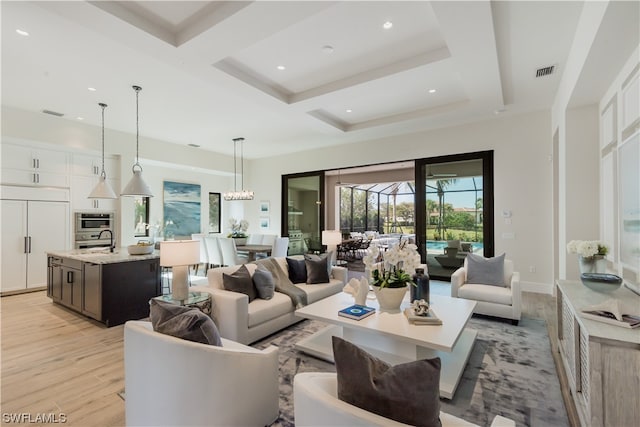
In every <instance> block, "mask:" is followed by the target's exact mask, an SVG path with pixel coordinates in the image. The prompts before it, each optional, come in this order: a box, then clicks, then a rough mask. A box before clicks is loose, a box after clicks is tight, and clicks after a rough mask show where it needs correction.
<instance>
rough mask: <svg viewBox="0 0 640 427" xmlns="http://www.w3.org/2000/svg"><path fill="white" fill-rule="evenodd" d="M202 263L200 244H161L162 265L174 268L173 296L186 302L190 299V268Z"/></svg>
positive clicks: (180, 241)
mask: <svg viewBox="0 0 640 427" xmlns="http://www.w3.org/2000/svg"><path fill="white" fill-rule="evenodd" d="M199 262H200V242H198V241H197V240H172V241H167V242H160V265H161V266H162V267H172V272H173V278H172V281H171V294H172V296H173V299H175V300H179V301H184V300H186V299H187V298H188V297H189V266H190V265H194V264H198V263H199Z"/></svg>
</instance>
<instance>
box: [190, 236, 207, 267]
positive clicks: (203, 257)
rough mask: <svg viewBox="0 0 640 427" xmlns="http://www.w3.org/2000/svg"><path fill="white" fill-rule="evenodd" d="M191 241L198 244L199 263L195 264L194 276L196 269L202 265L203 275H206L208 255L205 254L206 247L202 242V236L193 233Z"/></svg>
mask: <svg viewBox="0 0 640 427" xmlns="http://www.w3.org/2000/svg"><path fill="white" fill-rule="evenodd" d="M191 240H197V241H198V242H199V243H200V263H199V264H196V276H197V275H198V269H199V268H200V264H204V268H205V271H204V274H205V276H206V274H207V266H208V265H209V254H208V252H207V246H206V245H205V242H204V234H202V233H194V234H192V235H191Z"/></svg>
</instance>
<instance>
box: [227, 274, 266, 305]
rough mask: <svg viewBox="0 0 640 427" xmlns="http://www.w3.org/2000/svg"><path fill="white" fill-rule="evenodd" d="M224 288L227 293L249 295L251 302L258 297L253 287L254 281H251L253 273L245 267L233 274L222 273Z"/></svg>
mask: <svg viewBox="0 0 640 427" xmlns="http://www.w3.org/2000/svg"><path fill="white" fill-rule="evenodd" d="M222 286H223V287H224V288H225V289H226V290H227V291H233V292H240V293H242V294H245V295H247V296H248V297H249V302H251V301H253V300H254V299H256V297H257V296H258V293H257V292H256V288H255V286H253V280H251V273H249V270H247V267H245V266H244V265H242V266H241V267H240V268H239V269H237V270H236V271H235V272H233V273H232V274H226V273H222Z"/></svg>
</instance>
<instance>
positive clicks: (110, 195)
mask: <svg viewBox="0 0 640 427" xmlns="http://www.w3.org/2000/svg"><path fill="white" fill-rule="evenodd" d="M98 105H99V106H100V107H101V108H102V171H101V172H100V179H98V183H97V184H96V186H95V187H94V189H93V191H91V193H89V196H88V198H89V199H115V198H117V197H118V196H116V193H115V192H114V191H113V189H112V188H111V186H110V185H109V183H108V182H107V173H106V172H105V171H104V109H105V108H107V104H103V103H102V102H100V103H99V104H98Z"/></svg>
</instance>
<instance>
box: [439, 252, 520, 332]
mask: <svg viewBox="0 0 640 427" xmlns="http://www.w3.org/2000/svg"><path fill="white" fill-rule="evenodd" d="M451 296H452V297H455V298H465V299H470V300H474V301H476V302H477V304H476V308H475V309H474V310H473V312H474V313H478V314H484V315H487V316H496V317H502V318H505V319H511V322H512V323H513V324H514V325H517V324H518V322H519V321H520V317H521V313H522V289H521V286H520V273H518V272H514V271H513V261H511V260H508V259H505V260H504V286H494V285H484V284H481V283H467V260H466V259H465V260H464V264H463V266H462V267H460V268H459V269H457V270H456V271H455V272H454V273H453V274H452V275H451Z"/></svg>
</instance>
